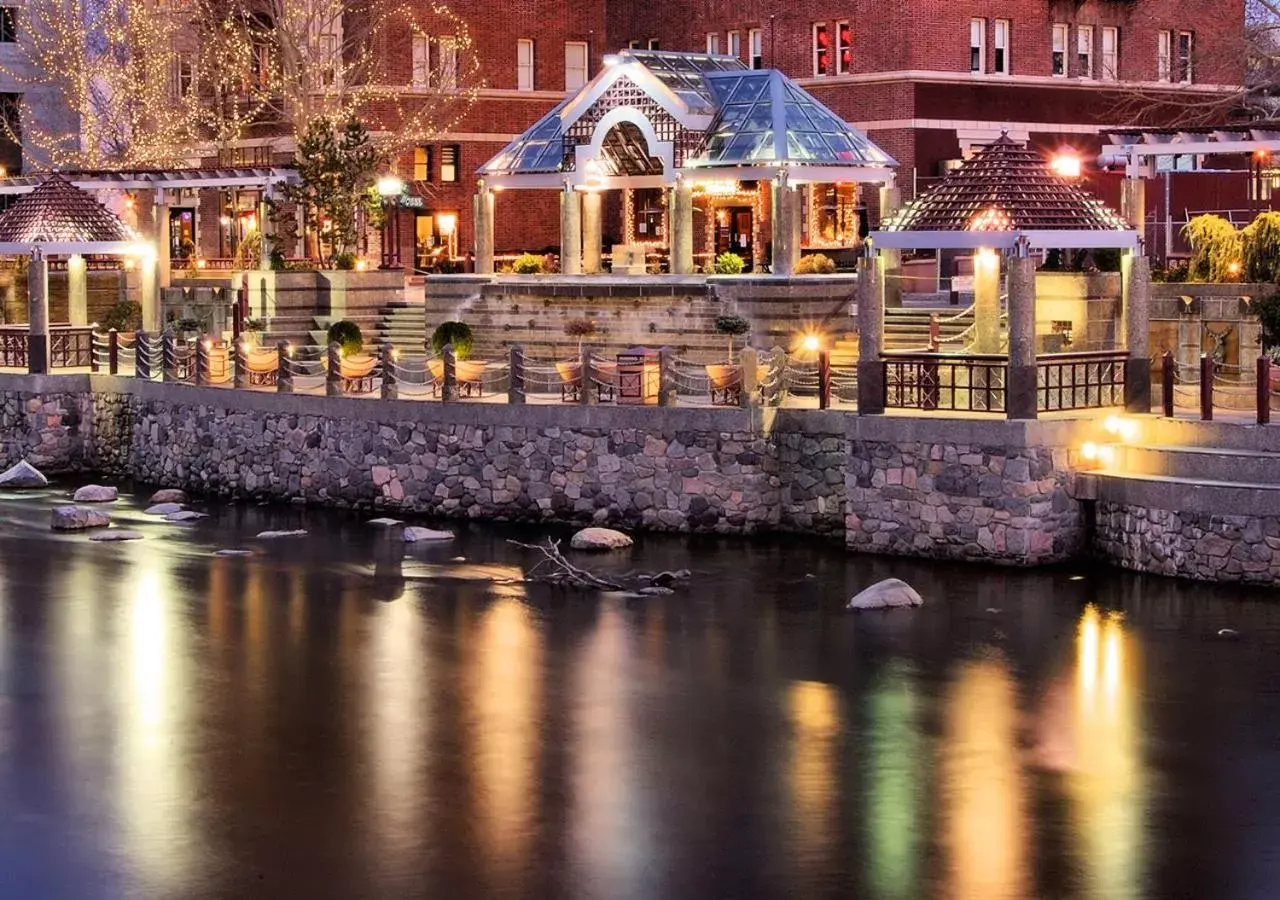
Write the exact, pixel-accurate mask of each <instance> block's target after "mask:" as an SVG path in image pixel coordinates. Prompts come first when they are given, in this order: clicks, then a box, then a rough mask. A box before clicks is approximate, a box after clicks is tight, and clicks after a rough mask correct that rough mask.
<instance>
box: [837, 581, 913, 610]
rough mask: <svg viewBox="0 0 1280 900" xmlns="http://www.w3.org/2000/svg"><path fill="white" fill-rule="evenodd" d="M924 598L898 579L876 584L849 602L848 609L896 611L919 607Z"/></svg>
mask: <svg viewBox="0 0 1280 900" xmlns="http://www.w3.org/2000/svg"><path fill="white" fill-rule="evenodd" d="M923 603H924V598H923V597H921V596H920V595H919V594H918V593H916V590H915V588H913V587H912V586H911V585H909V584H907V583H906V582H905V581H902V580H901V579H898V578H886V579H885V580H884V581H879V582H876V583H875V584H873V585H871V587H869V588H867V589H866V590H865V591H863V592H862V593H860V594H858V595H857V596H855V597H854V598H853V599H852V600H850V601H849V606H848V608H849V609H898V608H901V607H905V606H921V605H922V604H923Z"/></svg>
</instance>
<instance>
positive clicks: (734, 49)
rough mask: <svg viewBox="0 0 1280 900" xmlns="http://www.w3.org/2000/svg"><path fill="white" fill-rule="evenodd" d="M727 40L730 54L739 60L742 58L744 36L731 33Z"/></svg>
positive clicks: (726, 36)
mask: <svg viewBox="0 0 1280 900" xmlns="http://www.w3.org/2000/svg"><path fill="white" fill-rule="evenodd" d="M725 38H726V40H727V42H728V47H729V49H728V51H727V52H728V54H729V55H730V56H733V57H736V58H738V59H741V58H742V35H741V34H739V33H738V32H736V31H730V32H729V33H728V34H727V35H725Z"/></svg>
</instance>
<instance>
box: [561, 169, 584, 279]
mask: <svg viewBox="0 0 1280 900" xmlns="http://www.w3.org/2000/svg"><path fill="white" fill-rule="evenodd" d="M560 271H561V273H562V274H564V275H581V274H582V197H581V196H580V195H579V193H578V192H577V191H575V190H574V189H573V188H571V187H569V186H568V185H566V186H565V188H564V190H562V191H561V192H560Z"/></svg>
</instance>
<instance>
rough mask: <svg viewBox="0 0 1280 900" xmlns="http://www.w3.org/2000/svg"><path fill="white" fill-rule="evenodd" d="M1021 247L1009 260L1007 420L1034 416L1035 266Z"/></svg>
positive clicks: (1032, 417)
mask: <svg viewBox="0 0 1280 900" xmlns="http://www.w3.org/2000/svg"><path fill="white" fill-rule="evenodd" d="M1025 252H1026V251H1025V248H1022V249H1021V252H1019V253H1018V254H1017V255H1015V256H1014V257H1012V258H1011V259H1010V260H1009V376H1008V381H1007V382H1006V385H1005V386H1006V389H1007V390H1006V394H1005V396H1006V400H1005V410H1006V412H1007V414H1008V416H1009V418H1010V419H1034V418H1035V417H1036V265H1035V261H1034V260H1032V259H1031V258H1030V257H1029V256H1026V255H1024V254H1025Z"/></svg>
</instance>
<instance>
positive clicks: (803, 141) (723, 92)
mask: <svg viewBox="0 0 1280 900" xmlns="http://www.w3.org/2000/svg"><path fill="white" fill-rule="evenodd" d="M896 165H897V164H896V163H895V162H894V160H893V159H892V158H891V157H890V156H889V155H888V154H887V153H885V152H884V151H883V150H881V149H880V148H879V147H877V146H876V145H875V144H874V143H872V142H871V141H870V140H869V139H868V138H867V137H866V136H865V135H864V134H862V133H861V132H859V131H857V130H856V129H854V128H852V127H851V126H850V125H848V124H847V123H846V122H844V121H843V120H842V119H841V118H840V117H839V116H838V115H836V114H835V113H833V112H832V111H831V110H830V109H828V108H827V107H826V106H824V105H823V104H821V103H819V102H818V101H817V100H816V99H814V98H813V97H812V96H811V95H809V94H808V93H807V92H805V91H804V90H803V89H802V88H801V87H799V86H798V85H797V84H796V83H795V82H793V81H791V79H789V78H787V77H786V76H785V75H783V74H782V73H781V72H778V71H775V70H770V69H755V70H753V69H748V68H747V67H746V66H744V65H743V64H742V62H741V61H740V60H738V59H737V58H735V57H731V56H716V55H708V54H700V53H666V52H659V51H645V50H627V51H623V52H621V53H619V54H618V55H616V56H607V57H605V65H604V68H603V70H602V71H601V72H600V74H599V75H597V76H596V77H595V78H594V79H593V80H592V81H591V82H590V83H589V84H587V85H586V86H585V87H583V88H582V90H580V91H579V92H578V93H577V94H575V95H574V96H573V97H571V98H569V99H568V100H566V101H564V102H563V103H561V104H560V105H559V106H557V107H556V108H555V109H554V110H552V111H551V112H550V113H548V114H547V115H546V116H544V117H543V118H542V119H540V120H538V121H537V122H536V123H534V125H533V126H531V127H530V128H529V129H528V130H527V131H526V132H525V133H524V134H522V135H520V137H518V138H517V139H516V140H514V141H512V142H511V143H510V144H508V145H507V146H506V147H505V148H504V149H503V150H502V152H500V153H499V154H497V155H496V156H495V157H494V158H493V159H491V160H490V161H489V162H487V163H486V164H485V165H484V166H483V167H481V169H480V170H479V172H478V175H479V182H478V187H477V194H476V271H477V272H478V273H482V274H491V273H492V272H493V270H494V264H493V251H494V243H493V223H494V192H495V191H500V190H512V189H514V190H522V189H524V190H535V189H536V190H557V191H559V192H560V193H561V271H562V272H564V273H565V274H571V275H574V274H582V273H588V274H590V273H595V272H599V271H600V269H601V253H600V245H601V233H602V230H601V229H602V223H601V198H600V194H601V192H602V191H606V190H613V189H623V190H629V189H640V188H660V189H662V190H664V191H667V192H669V193H668V201H667V202H668V206H669V208H670V210H671V227H670V234H669V235H668V247H669V251H670V256H671V271H672V272H673V273H674V274H689V273H691V272H692V271H693V259H694V256H693V246H694V240H693V237H694V231H693V206H694V204H693V194H694V192H695V191H697V190H702V191H705V192H710V191H713V190H718V189H724V186H726V185H728V186H729V188H733V187H734V186H736V185H739V184H741V183H743V182H754V181H763V182H767V183H768V184H769V185H770V188H771V194H770V199H771V203H770V210H771V215H770V221H771V236H772V248H773V251H772V271H773V272H774V273H775V274H782V275H787V274H790V273H791V272H792V271H793V270H794V267H795V264H796V261H797V260H798V258H799V251H800V234H801V209H800V202H799V196H800V194H799V191H798V190H797V189H798V188H799V187H800V186H802V185H805V184H831V183H835V184H855V185H856V184H861V183H872V184H880V185H892V183H893V178H894V176H893V169H894V167H895V166H896ZM626 250H627V248H619V253H618V255H619V256H621V255H623V254H624V253H625V252H626ZM616 262H617V261H616V260H615V271H616V270H617V266H616Z"/></svg>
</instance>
